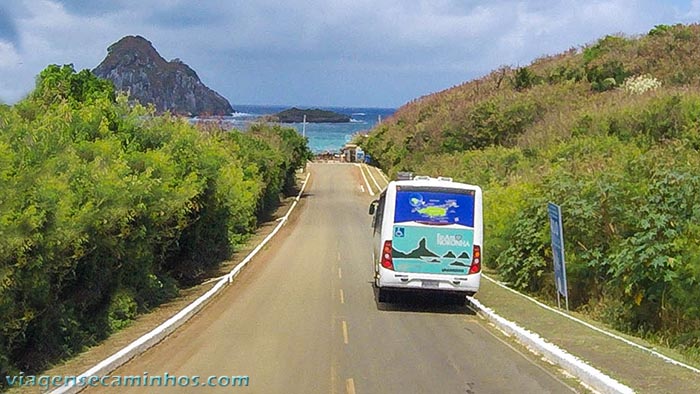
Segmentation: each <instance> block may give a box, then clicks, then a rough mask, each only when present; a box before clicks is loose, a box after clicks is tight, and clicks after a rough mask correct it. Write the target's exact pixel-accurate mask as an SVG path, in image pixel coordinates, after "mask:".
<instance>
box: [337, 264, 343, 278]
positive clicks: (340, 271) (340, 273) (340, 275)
mask: <svg viewBox="0 0 700 394" xmlns="http://www.w3.org/2000/svg"><path fill="white" fill-rule="evenodd" d="M338 278H339V279H343V270H342V269H341V268H340V267H338Z"/></svg>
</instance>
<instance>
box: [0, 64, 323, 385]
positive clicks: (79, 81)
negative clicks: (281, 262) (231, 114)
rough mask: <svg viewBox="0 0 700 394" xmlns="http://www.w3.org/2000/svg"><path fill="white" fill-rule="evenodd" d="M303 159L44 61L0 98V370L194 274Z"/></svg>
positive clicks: (246, 227)
mask: <svg viewBox="0 0 700 394" xmlns="http://www.w3.org/2000/svg"><path fill="white" fill-rule="evenodd" d="M309 157H310V152H309V150H308V148H307V146H306V140H305V139H304V138H302V137H301V136H300V135H299V134H298V133H297V132H296V131H295V130H294V129H288V128H281V127H279V126H267V125H257V126H254V127H252V128H251V130H250V131H249V132H247V133H238V132H235V131H234V132H224V131H222V130H221V129H219V128H217V127H211V126H209V127H202V128H198V127H197V126H193V125H191V124H190V123H189V122H188V121H187V120H186V119H180V118H175V117H171V116H168V115H166V116H158V117H156V116H153V109H152V108H151V109H147V108H143V107H139V106H136V107H130V106H129V105H128V104H127V99H126V97H122V96H119V97H117V96H116V95H115V93H114V88H113V86H112V84H111V82H108V81H105V80H101V79H98V78H96V77H94V76H93V75H92V74H91V73H90V72H89V71H87V70H84V71H81V72H78V73H76V72H75V71H74V70H73V67H72V66H55V65H54V66H49V67H48V68H46V69H45V70H44V71H43V72H42V73H41V74H40V75H39V77H38V78H37V85H36V88H35V90H34V91H33V92H32V93H31V94H30V95H29V96H28V97H27V98H26V99H24V100H23V101H21V102H19V103H18V104H16V105H14V106H0V190H2V194H1V195H0V376H5V374H8V373H17V372H18V371H24V372H26V373H32V372H36V371H38V370H41V369H42V368H45V367H46V366H47V365H48V364H49V363H51V362H53V361H56V360H58V359H61V358H63V357H66V356H70V355H72V354H74V353H76V352H78V351H80V350H81V349H84V348H85V347H86V346H90V345H93V344H95V343H97V342H98V341H100V340H102V339H104V338H105V337H106V336H107V335H108V334H109V333H111V332H113V331H115V330H118V329H119V328H121V327H123V326H124V325H126V324H128V322H129V321H130V320H132V319H133V318H134V317H135V315H136V314H137V313H140V312H145V311H148V310H150V309H152V308H153V307H155V306H156V305H158V304H160V303H162V302H163V301H165V300H167V299H170V298H172V297H173V296H175V295H176V294H177V292H178V289H179V288H181V287H182V286H188V285H190V284H193V283H196V282H197V281H198V280H200V278H201V277H202V275H203V274H204V273H205V272H206V271H207V270H210V269H212V268H214V267H216V266H217V265H218V264H219V263H220V262H221V261H222V260H223V259H226V258H227V257H229V256H230V253H231V251H232V248H234V247H235V246H236V245H237V244H239V243H240V242H242V241H243V240H244V239H245V237H246V234H249V233H251V231H252V230H253V229H254V228H255V226H256V222H257V221H258V219H259V218H262V217H264V216H265V215H266V214H267V213H268V212H269V211H270V210H271V209H273V208H274V207H275V206H276V205H277V204H278V202H279V197H280V194H281V193H283V192H289V191H291V188H293V187H294V181H295V179H294V177H295V170H296V169H297V168H299V167H300V166H302V165H303V164H304V163H305V162H306V160H307V159H308V158H309ZM3 383H4V382H3Z"/></svg>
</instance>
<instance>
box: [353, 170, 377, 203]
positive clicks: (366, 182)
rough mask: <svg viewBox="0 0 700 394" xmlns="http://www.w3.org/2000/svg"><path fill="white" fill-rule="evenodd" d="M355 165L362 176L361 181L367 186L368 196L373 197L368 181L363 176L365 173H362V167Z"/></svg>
mask: <svg viewBox="0 0 700 394" xmlns="http://www.w3.org/2000/svg"><path fill="white" fill-rule="evenodd" d="M355 165H356V166H357V168H359V169H360V174H362V179H364V180H365V185H367V191H368V192H369V195H370V196H374V192H373V191H372V188H371V187H370V186H369V181H368V180H367V177H366V176H365V172H364V171H362V166H361V165H359V164H357V163H355Z"/></svg>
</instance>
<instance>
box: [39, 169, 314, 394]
mask: <svg viewBox="0 0 700 394" xmlns="http://www.w3.org/2000/svg"><path fill="white" fill-rule="evenodd" d="M310 176H311V173H307V174H306V179H305V180H304V183H303V186H302V187H301V190H300V191H299V194H298V195H297V197H296V198H295V200H294V203H293V204H292V206H291V207H289V210H288V211H287V214H286V215H284V217H283V218H282V220H281V221H280V222H279V224H277V226H276V227H275V229H274V230H272V232H271V233H270V234H268V236H267V237H265V239H263V241H262V242H261V243H260V244H259V245H258V246H257V247H256V248H255V249H253V251H252V252H250V254H248V256H246V258H245V259H243V261H241V262H240V263H238V265H236V267H234V268H233V270H231V272H229V273H228V274H227V275H224V276H223V277H221V278H220V279H219V281H218V282H217V283H216V284H215V285H214V287H212V288H211V289H209V291H207V292H206V293H204V294H203V295H201V296H200V297H199V298H197V299H196V300H194V301H193V302H192V303H191V304H189V305H187V306H186V307H185V308H183V309H182V310H181V311H180V312H178V313H177V314H175V316H173V317H171V318H170V319H168V320H166V321H165V322H164V323H162V324H160V325H159V326H158V327H156V328H154V329H153V330H151V331H150V332H148V333H146V334H144V335H142V336H141V337H139V338H137V339H136V340H135V341H133V342H131V343H130V344H128V345H126V346H125V347H124V348H122V349H121V350H119V351H118V352H116V353H114V354H112V355H111V356H109V357H107V358H106V359H104V360H102V361H101V362H99V363H98V364H97V365H95V366H93V367H92V368H90V369H88V370H87V371H85V372H83V373H82V374H81V375H80V376H78V377H77V378H76V379H75V380H72V384H70V385H65V386H62V387H59V388H57V389H55V390H53V391H51V394H64V393H70V394H73V393H78V392H80V391H82V390H83V389H85V388H86V386H82V387H81V386H76V383H77V382H79V381H80V380H81V378H84V379H88V378H89V377H90V376H99V375H106V374H109V373H110V372H112V371H114V370H115V369H117V368H119V367H120V366H122V365H123V364H125V363H126V362H127V361H129V360H131V359H132V358H134V357H136V356H138V355H139V354H141V353H143V352H145V351H146V350H148V349H150V348H151V347H153V346H154V345H156V344H157V343H158V342H160V341H162V340H163V339H165V338H166V337H167V336H168V335H170V334H171V333H172V332H174V331H175V330H176V329H177V328H178V327H180V326H181V325H183V324H184V323H185V322H186V321H187V320H189V319H190V318H191V317H192V316H194V315H195V314H196V313H197V312H199V311H200V310H201V309H202V308H203V307H204V306H205V305H206V304H207V303H208V302H209V301H210V300H211V299H212V298H213V296H214V295H216V294H217V293H219V292H220V291H221V290H222V289H223V288H224V287H225V286H226V285H228V284H229V283H231V282H232V281H233V278H235V277H236V276H238V274H239V273H240V272H241V269H243V267H245V265H246V264H248V262H250V260H251V259H252V258H253V256H255V255H256V254H257V253H258V252H259V251H260V250H261V249H262V248H263V246H265V244H266V243H267V242H268V241H270V239H272V237H274V236H275V234H277V232H278V231H279V230H280V228H282V226H284V224H285V223H286V222H287V220H288V219H289V215H290V214H291V213H292V211H293V210H294V208H295V207H296V205H297V202H299V199H300V198H301V195H302V194H303V193H304V189H305V188H306V185H307V184H308V180H309V177H310Z"/></svg>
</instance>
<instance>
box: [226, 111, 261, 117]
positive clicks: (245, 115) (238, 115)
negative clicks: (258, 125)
mask: <svg viewBox="0 0 700 394" xmlns="http://www.w3.org/2000/svg"><path fill="white" fill-rule="evenodd" d="M230 116H231V117H232V118H250V117H252V116H261V115H260V114H251V113H248V112H234V113H232V114H231V115H230Z"/></svg>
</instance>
